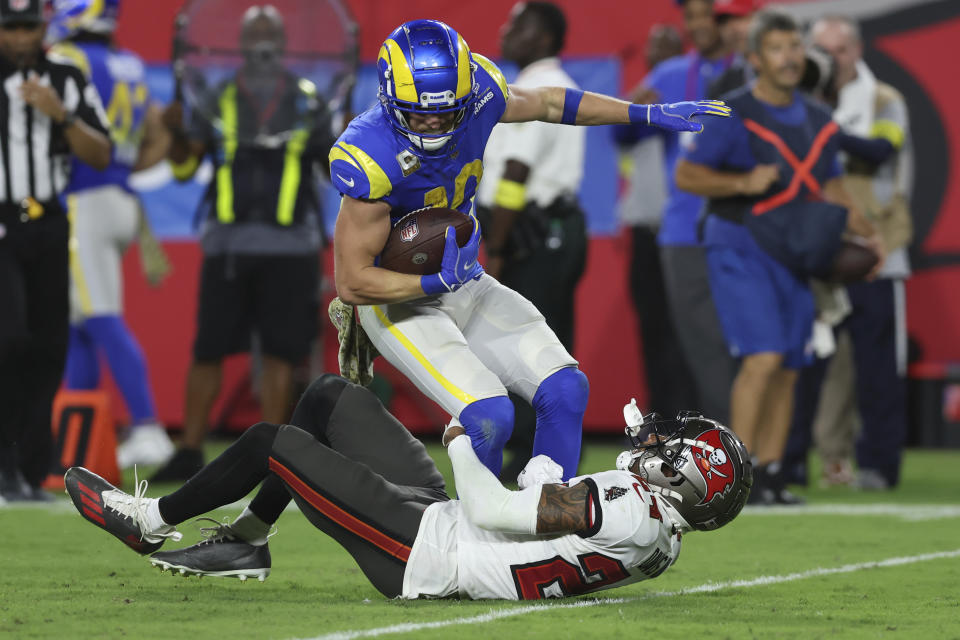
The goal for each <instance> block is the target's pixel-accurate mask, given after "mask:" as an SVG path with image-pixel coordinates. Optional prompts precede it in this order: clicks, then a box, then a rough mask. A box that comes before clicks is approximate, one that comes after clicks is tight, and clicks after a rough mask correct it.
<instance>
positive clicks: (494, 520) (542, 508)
mask: <svg viewBox="0 0 960 640" xmlns="http://www.w3.org/2000/svg"><path fill="white" fill-rule="evenodd" d="M443 443H444V444H445V445H447V451H448V453H449V455H450V461H451V462H452V463H453V475H454V478H455V479H456V483H457V494H458V496H459V497H460V502H461V503H462V505H463V508H464V512H465V514H466V516H467V519H468V520H470V522H472V523H473V524H475V525H476V526H478V527H480V528H482V529H488V530H491V531H502V532H504V533H540V534H565V533H575V532H577V531H582V530H584V529H586V528H587V508H588V506H589V500H590V493H589V488H588V487H587V486H586V485H585V484H584V483H579V484H576V485H574V486H573V487H566V486H563V485H559V484H545V485H539V486H534V487H530V488H528V489H524V490H523V491H510V490H509V489H507V488H506V487H504V486H503V485H502V484H501V483H500V481H499V480H497V478H496V477H495V476H494V475H493V474H492V473H491V472H490V470H489V469H487V468H486V467H485V466H483V464H482V463H481V462H480V460H479V458H477V454H476V453H474V451H473V445H472V444H471V442H470V438H469V437H468V436H467V435H466V433H465V431H464V429H463V427H461V426H459V425H455V426H451V427H448V428H447V430H446V431H445V432H444V434H443Z"/></svg>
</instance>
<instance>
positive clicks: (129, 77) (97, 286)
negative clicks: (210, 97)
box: [47, 0, 173, 467]
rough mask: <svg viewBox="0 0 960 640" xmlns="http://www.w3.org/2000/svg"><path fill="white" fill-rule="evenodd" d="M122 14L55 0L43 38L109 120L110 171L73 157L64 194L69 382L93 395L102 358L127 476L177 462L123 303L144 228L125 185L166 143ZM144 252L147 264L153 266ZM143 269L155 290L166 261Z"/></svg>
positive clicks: (100, 4)
mask: <svg viewBox="0 0 960 640" xmlns="http://www.w3.org/2000/svg"><path fill="white" fill-rule="evenodd" d="M118 9H119V0H56V1H55V2H54V3H53V15H52V16H51V20H50V25H49V27H48V30H47V38H48V41H51V42H53V43H54V44H53V46H52V47H51V50H50V55H51V57H53V58H59V59H61V60H63V61H67V62H70V63H72V64H74V65H75V66H77V67H79V68H80V69H81V70H82V71H83V72H84V73H85V74H86V75H87V77H88V78H89V80H90V82H91V83H92V84H93V85H94V86H96V88H97V92H98V93H99V94H100V96H101V98H102V100H103V103H104V105H105V106H106V112H107V118H108V119H109V120H110V137H111V139H112V141H113V155H112V157H111V159H110V166H109V167H107V169H106V170H104V171H99V170H97V169H94V168H93V167H91V166H90V165H87V164H85V163H83V162H82V161H80V160H78V159H76V158H74V159H73V166H72V167H71V172H70V184H69V185H68V186H67V189H66V190H65V192H64V193H65V195H66V201H67V211H68V215H69V217H70V223H71V237H72V241H71V243H70V254H71V260H70V280H71V283H70V308H71V326H70V347H69V351H68V357H67V374H66V383H67V387H68V388H70V389H95V388H97V387H98V386H99V384H100V365H99V362H100V358H101V356H103V357H105V359H106V361H107V364H108V365H109V366H110V371H111V373H112V375H113V379H114V380H115V381H116V383H117V386H118V387H119V389H120V392H121V394H122V395H123V398H124V401H125V402H126V406H127V410H128V411H129V413H130V419H131V422H132V424H133V428H132V429H131V431H130V435H129V437H128V438H127V440H126V441H125V442H124V443H123V444H122V445H121V446H120V448H119V449H118V459H119V462H120V464H121V465H122V466H124V467H127V466H131V465H133V464H134V463H140V464H160V463H163V462H165V461H166V460H167V458H169V457H170V456H171V455H172V454H173V444H172V443H171V442H170V438H169V437H168V436H167V432H166V431H165V430H164V428H163V426H162V425H161V424H160V423H159V422H158V420H157V411H156V405H155V402H154V397H153V392H152V390H151V388H150V380H149V376H148V374H147V368H146V362H145V360H144V357H143V351H142V349H141V348H140V345H139V343H138V342H137V339H136V337H134V335H133V334H132V333H131V332H130V330H129V328H128V327H127V325H126V323H125V322H124V320H123V302H122V300H123V296H122V293H123V278H122V273H123V272H122V259H123V253H124V251H125V250H126V248H127V246H128V245H129V244H130V243H131V242H132V241H133V240H134V239H135V238H137V236H138V235H141V232H142V231H144V229H145V227H144V225H146V224H147V223H146V219H145V217H144V216H143V214H142V209H141V207H140V203H139V201H138V200H137V198H136V196H135V195H134V194H133V191H132V189H131V187H130V185H129V178H130V173H131V172H132V171H134V170H139V169H145V168H147V167H150V166H152V165H154V164H156V163H158V162H160V161H161V160H162V159H163V158H164V156H165V155H166V147H167V143H168V137H167V135H166V131H165V129H164V127H163V125H162V123H161V121H160V109H159V107H157V106H155V105H151V104H150V101H149V92H148V91H147V85H146V78H145V75H144V66H143V62H142V61H141V60H140V58H139V57H137V56H136V55H135V54H134V53H132V52H130V51H126V50H123V49H119V48H117V47H115V46H114V44H113V32H114V30H115V29H116V26H117V11H118ZM146 229H148V227H147V228H146ZM141 237H143V236H142V235H141ZM151 246H153V245H151ZM144 249H145V247H144V246H141V255H142V256H143V257H144V258H146V256H147V255H153V256H154V257H156V254H145V253H143V251H144ZM144 266H145V268H147V270H148V271H147V275H148V277H149V278H150V279H151V281H152V282H155V281H156V280H158V279H159V278H160V277H162V273H163V272H164V271H165V268H166V263H165V258H163V257H162V256H160V260H159V262H157V261H156V260H147V259H145V260H144ZM157 267H159V271H158V270H157Z"/></svg>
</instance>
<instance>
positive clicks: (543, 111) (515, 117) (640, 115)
mask: <svg viewBox="0 0 960 640" xmlns="http://www.w3.org/2000/svg"><path fill="white" fill-rule="evenodd" d="M705 115H709V116H729V115H730V107H728V106H726V105H725V104H724V103H723V102H720V101H719V100H697V101H694V102H675V103H673V104H631V103H629V102H626V101H625V100H620V99H618V98H612V97H610V96H605V95H601V94H599V93H592V92H590V91H580V90H579V89H565V88H563V87H536V88H522V87H515V86H513V85H511V86H510V100H508V101H507V108H506V110H505V111H504V112H503V115H502V116H501V117H500V122H528V121H530V120H542V121H544V122H556V123H560V124H577V125H600V124H629V123H641V124H648V125H653V126H655V127H659V128H661V129H666V130H667V131H701V130H702V129H703V125H702V124H701V123H699V122H696V121H694V120H691V118H693V117H694V116H705Z"/></svg>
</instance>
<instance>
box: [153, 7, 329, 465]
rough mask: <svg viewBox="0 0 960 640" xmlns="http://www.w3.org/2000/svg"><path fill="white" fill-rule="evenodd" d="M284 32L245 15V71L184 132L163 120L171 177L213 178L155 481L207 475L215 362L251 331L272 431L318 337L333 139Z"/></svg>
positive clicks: (170, 113)
mask: <svg viewBox="0 0 960 640" xmlns="http://www.w3.org/2000/svg"><path fill="white" fill-rule="evenodd" d="M285 33H286V32H285V28H284V22H283V17H282V16H281V15H280V13H279V12H278V11H277V10H276V9H275V8H274V7H273V6H271V5H263V6H253V7H250V9H248V10H247V11H246V12H245V14H244V17H243V21H242V27H241V35H240V47H241V50H242V52H243V56H244V64H243V66H242V67H241V68H240V69H239V70H238V71H237V73H236V74H234V75H232V76H230V77H229V79H227V80H225V81H224V82H222V83H221V84H219V85H218V86H217V87H216V88H215V89H214V90H213V91H211V92H210V94H209V98H208V99H209V103H204V104H201V105H199V108H197V109H195V110H194V112H193V114H192V118H191V120H190V123H189V125H188V126H187V128H186V129H184V125H183V121H182V118H183V115H182V107H181V105H180V104H179V103H178V102H175V103H173V104H172V105H170V106H169V107H168V108H167V110H166V112H165V114H164V119H165V121H166V124H167V126H168V127H169V128H170V129H171V131H172V133H173V137H174V140H173V144H172V145H171V149H170V154H169V157H170V161H171V165H172V168H173V173H174V176H175V177H176V178H177V179H178V180H188V179H190V178H191V177H192V176H193V174H194V173H195V172H196V171H197V168H198V166H199V164H200V160H201V159H202V158H203V156H204V155H206V154H210V155H211V156H212V157H213V160H214V165H215V175H214V178H213V180H211V182H210V186H209V187H208V189H207V192H206V194H205V196H204V199H203V201H202V202H201V205H200V210H199V212H200V214H201V215H202V217H203V227H202V232H201V246H202V248H203V254H204V261H203V267H202V273H201V282H200V295H199V310H198V323H197V324H198V326H197V336H196V341H195V343H194V348H193V362H192V363H191V366H190V371H189V373H188V376H187V398H186V407H185V415H184V435H183V440H182V442H181V445H180V449H179V450H178V451H177V452H176V453H175V454H174V456H173V457H172V458H171V459H170V460H169V461H168V462H167V464H166V465H165V466H163V467H162V468H161V469H160V470H159V471H157V474H156V475H155V476H154V479H155V480H157V481H174V480H185V479H187V478H189V477H190V476H192V475H193V474H194V473H196V472H197V471H198V470H199V469H200V468H201V467H202V466H203V454H202V450H201V447H202V444H203V440H204V436H205V434H206V429H207V424H206V423H207V417H208V414H209V413H210V410H211V408H212V406H213V403H214V401H215V400H216V398H217V394H218V392H219V389H220V380H221V375H222V362H223V358H224V357H225V356H227V355H230V354H233V353H242V352H244V351H247V350H249V348H250V336H251V330H255V332H256V334H257V336H258V338H259V347H260V350H261V353H262V356H263V357H262V375H261V379H260V404H261V411H262V414H263V417H264V419H265V420H270V421H280V422H283V421H285V420H287V419H288V418H289V414H290V409H291V404H292V395H293V370H294V367H295V366H296V365H297V364H299V363H300V362H302V361H303V360H304V359H305V358H306V357H307V356H308V355H309V354H310V349H311V345H312V343H313V340H314V338H315V337H316V335H317V332H318V326H317V319H318V303H319V300H318V298H319V259H318V258H319V249H320V244H321V228H320V227H321V225H320V224H319V221H318V218H319V216H318V215H317V214H318V212H319V204H318V197H317V193H316V186H315V182H316V181H315V180H314V179H313V177H314V173H313V171H314V167H315V166H319V165H320V163H321V162H322V160H323V158H324V156H325V155H326V154H327V152H328V151H329V149H330V146H331V145H332V144H333V136H332V132H331V130H330V119H329V114H328V110H327V109H326V107H325V105H324V104H323V102H322V101H321V100H320V97H319V96H318V95H317V93H316V88H315V87H314V85H313V83H311V82H309V81H308V80H306V79H303V78H298V77H297V76H295V75H294V74H292V73H291V72H289V71H287V70H286V69H284V67H283V54H284V47H285V43H286V35H285ZM201 112H202V115H201ZM212 122H218V126H216V127H214V126H213V124H212Z"/></svg>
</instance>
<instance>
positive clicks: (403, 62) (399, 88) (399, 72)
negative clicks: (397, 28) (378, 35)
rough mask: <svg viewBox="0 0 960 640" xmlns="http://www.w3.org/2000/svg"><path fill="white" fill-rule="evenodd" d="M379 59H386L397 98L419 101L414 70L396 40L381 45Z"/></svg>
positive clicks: (406, 100)
mask: <svg viewBox="0 0 960 640" xmlns="http://www.w3.org/2000/svg"><path fill="white" fill-rule="evenodd" d="M378 59H382V60H386V61H387V65H388V68H389V69H390V76H391V78H390V80H391V81H392V82H393V86H394V87H395V93H396V96H395V97H396V98H397V99H398V100H404V101H405V102H419V98H418V97H417V88H416V87H415V86H414V84H413V71H412V70H411V69H410V66H409V65H408V64H407V59H406V58H404V57H403V51H402V50H401V49H400V45H399V44H397V43H396V41H395V40H387V41H386V42H384V43H383V46H382V47H380V54H379V56H378Z"/></svg>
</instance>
